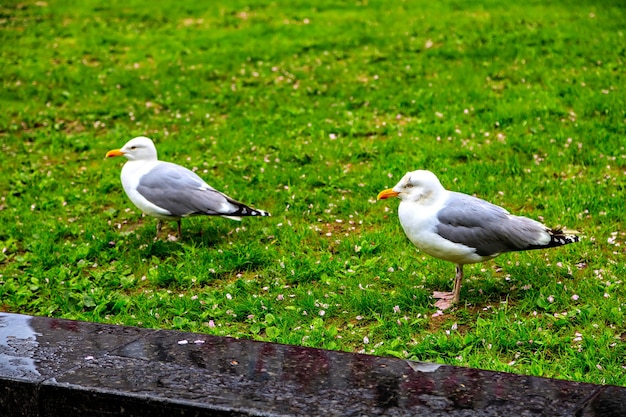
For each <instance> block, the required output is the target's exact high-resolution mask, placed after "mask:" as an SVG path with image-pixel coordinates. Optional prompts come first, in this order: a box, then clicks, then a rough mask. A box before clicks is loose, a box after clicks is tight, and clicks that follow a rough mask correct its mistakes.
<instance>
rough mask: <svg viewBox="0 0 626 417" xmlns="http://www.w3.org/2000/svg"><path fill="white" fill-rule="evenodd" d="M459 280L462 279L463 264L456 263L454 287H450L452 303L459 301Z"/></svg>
mask: <svg viewBox="0 0 626 417" xmlns="http://www.w3.org/2000/svg"><path fill="white" fill-rule="evenodd" d="M461 281H463V265H461V264H456V277H455V278H454V288H453V289H452V294H454V297H453V298H452V302H453V303H458V302H459V296H460V295H461Z"/></svg>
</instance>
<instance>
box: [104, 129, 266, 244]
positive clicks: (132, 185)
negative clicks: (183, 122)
mask: <svg viewBox="0 0 626 417" xmlns="http://www.w3.org/2000/svg"><path fill="white" fill-rule="evenodd" d="M114 156H123V157H125V158H126V159H128V162H126V163H125V164H124V167H123V168H122V174H121V178H122V186H123V187H124V191H126V195H128V198H130V201H132V202H133V204H134V205H135V206H137V208H138V209H139V210H141V211H142V212H144V213H145V214H147V215H149V216H153V217H156V218H157V219H159V221H158V223H157V236H158V235H159V231H160V230H161V221H163V220H175V221H176V222H177V223H178V238H181V236H182V233H181V225H180V223H181V218H183V217H188V216H198V215H208V216H221V217H226V218H228V219H232V220H241V217H242V216H269V215H270V214H269V213H268V212H266V211H263V210H258V209H255V208H252V207H249V206H246V205H245V204H243V203H240V202H239V201H236V200H233V199H232V198H230V197H228V196H227V195H226V194H224V193H221V192H219V191H217V190H216V189H215V188H213V187H211V186H210V185H209V184H207V183H206V182H205V181H204V180H203V179H202V178H200V177H199V176H198V175H196V174H195V173H194V172H192V171H190V170H188V169H187V168H185V167H182V166H180V165H176V164H173V163H170V162H163V161H159V160H158V158H157V150H156V147H155V146H154V143H153V142H152V140H150V139H148V138H146V137H143V136H140V137H137V138H134V139H131V140H130V141H129V142H128V143H126V145H124V146H123V147H122V148H121V149H113V150H111V151H109V152H107V154H106V157H107V158H112V157H114Z"/></svg>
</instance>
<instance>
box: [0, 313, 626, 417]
mask: <svg viewBox="0 0 626 417" xmlns="http://www.w3.org/2000/svg"><path fill="white" fill-rule="evenodd" d="M83 415H84V416H87V415H89V416H112V415H116V416H117V415H119V416H150V417H158V416H174V415H176V416H205V415H206V416H209V415H210V416H318V415H324V416H326V417H328V416H377V415H380V416H415V415H428V416H454V417H456V416H459V417H461V416H529V417H530V416H533V417H534V416H579V417H596V416H597V417H600V416H602V417H614V416H615V417H617V416H619V417H622V416H626V388H622V387H613V386H598V385H591V384H582V383H576V382H569V381H561V380H551V379H545V378H535V377H527V376H519V375H512V374H506V373H498V372H490V371H482V370H477V369H471V368H460V367H453V366H442V365H436V364H428V363H420V362H412V361H406V360H402V359H395V358H383V357H378V356H369V355H358V354H349V353H343V352H333V351H325V350H319V349H310V348H303V347H299V346H285V345H277V344H272V343H261V342H254V341H249V340H237V339H232V338H225V337H214V336H208V335H202V334H193V333H182V332H175V331H164V330H149V329H137V328H131V327H120V326H108V325H101V324H95V323H85V322H76V321H70V320H59V319H50V318H44V317H30V316H23V315H18V314H9V313H0V416H3V417H4V416H7V417H8V416H83Z"/></svg>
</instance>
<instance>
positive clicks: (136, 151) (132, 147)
mask: <svg viewBox="0 0 626 417" xmlns="http://www.w3.org/2000/svg"><path fill="white" fill-rule="evenodd" d="M114 156H123V157H124V158H126V159H128V160H129V161H156V160H157V150H156V147H155V146H154V143H153V142H152V140H151V139H149V138H146V137H144V136H139V137H136V138H134V139H131V140H129V141H128V142H126V145H124V146H123V147H122V148H121V149H113V150H110V151H109V152H107V154H106V157H107V158H113V157H114Z"/></svg>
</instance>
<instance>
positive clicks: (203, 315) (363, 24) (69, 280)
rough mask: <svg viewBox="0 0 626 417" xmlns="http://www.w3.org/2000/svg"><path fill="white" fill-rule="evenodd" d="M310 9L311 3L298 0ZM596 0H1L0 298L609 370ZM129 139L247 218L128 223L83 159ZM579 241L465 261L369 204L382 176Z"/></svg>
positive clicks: (135, 216) (614, 124)
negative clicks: (409, 234)
mask: <svg viewBox="0 0 626 417" xmlns="http://www.w3.org/2000/svg"><path fill="white" fill-rule="evenodd" d="M311 3H313V4H314V5H311ZM625 21H626V8H625V7H624V3H623V2H622V1H619V0H615V1H610V0H606V1H602V2H591V1H582V2H574V1H568V0H557V1H552V2H545V1H529V2H516V1H510V0H498V1H495V0H478V1H472V2H462V1H457V0H442V1H424V0H420V1H418V0H407V1H397V2H392V1H378V0H369V1H368V0H353V1H330V0H320V1H316V2H301V1H286V0H279V1H267V0H260V1H254V2H243V1H239V0H234V1H213V2H181V1H152V2H142V1H136V0H126V1H123V2H122V1H110V2H97V1H82V2H73V1H67V0H49V1H46V2H41V1H32V0H22V1H19V2H17V1H14V0H8V1H5V2H3V3H2V5H0V36H1V38H0V42H1V46H0V80H1V82H2V91H1V93H0V105H1V106H2V112H0V144H1V152H0V174H1V175H2V178H3V179H2V181H1V182H0V198H1V200H0V249H1V252H0V310H4V311H11V312H20V313H28V314H35V315H45V316H54V317H65V318H72V319H79V320H91V321H97V322H102V323H116V324H125V325H134V326H143V327H152V328H171V329H181V330H187V331H196V332H204V333H210V334H216V335H230V336H235V337H243V338H250V339H258V340H265V341H273V342H279V343H288V344H297V345H303V346H314V347H320V348H327V349H339V350H345V351H353V352H365V353H371V354H378V355H391V356H397V357H402V358H410V359H416V360H425V361H436V362H441V363H448V364H454V365H462V366H471V367H480V368H484V369H491V370H501V371H510V372H515V373H521V374H530V375H538V376H548V377H556V378H564V379H569V380H576V381H588V382H595V383H609V384H617V385H622V386H626V370H625V369H626V359H625V358H626V324H625V323H624V319H625V317H624V310H625V308H626V301H625V300H626V289H625V284H624V279H625V277H626V204H625V203H626V197H625V195H626V193H625V187H626V110H625V109H626V94H625V92H626V91H625V89H626V88H625V87H626V79H625V78H626V76H625V74H626V73H625V71H624V68H626V62H625V61H626V27H625V26H624V22H625ZM139 135H145V136H149V137H151V138H152V139H153V140H154V141H155V143H156V145H157V148H158V150H159V155H160V157H161V159H163V160H167V161H171V162H176V163H179V164H181V165H185V166H187V167H189V168H193V169H194V170H196V171H197V173H198V174H199V175H200V176H202V177H203V178H205V179H206V180H207V182H209V183H210V184H211V185H213V186H214V187H216V188H217V189H219V190H222V191H224V192H226V193H227V194H229V195H231V196H232V197H233V198H236V199H238V200H240V201H243V202H245V203H248V204H250V205H252V206H255V207H258V208H260V209H264V210H267V211H270V212H271V213H272V215H273V216H272V217H269V218H245V219H244V220H243V221H242V222H241V223H238V222H232V221H230V220H227V219H222V218H193V219H187V220H183V233H184V239H183V240H182V241H172V240H169V239H168V238H167V237H166V236H165V235H166V233H169V234H172V235H174V234H175V233H176V227H175V224H174V223H172V224H168V225H167V227H165V228H164V231H165V232H166V233H164V234H163V237H162V239H160V240H154V236H155V226H156V220H155V219H152V218H144V217H142V215H141V213H140V212H139V210H137V209H136V208H135V207H134V206H133V205H132V204H131V203H130V201H129V200H128V199H127V198H126V195H125V194H124V192H123V190H122V186H121V184H120V179H119V173H120V169H121V165H122V162H123V161H122V160H121V158H115V159H111V160H105V159H104V155H105V153H106V152H107V151H108V150H110V149H113V148H119V147H121V146H122V145H123V144H124V143H125V142H126V141H127V140H129V139H131V138H132V137H134V136H139ZM415 169H429V170H431V171H433V172H435V173H436V174H437V175H438V176H439V178H440V179H441V181H442V183H443V185H444V186H446V187H447V188H448V189H452V190H455V191H462V192H465V193H468V194H474V195H477V196H479V197H481V198H484V199H486V200H488V201H491V202H493V203H496V204H498V205H502V206H504V207H505V208H507V209H508V210H509V211H511V212H513V213H516V214H522V215H526V216H529V217H532V218H535V219H539V220H542V221H544V222H545V223H546V224H548V225H550V226H557V225H563V226H567V227H568V228H571V229H576V230H579V231H580V232H581V233H582V235H583V236H584V238H583V240H582V241H581V242H580V243H578V244H574V245H568V246H565V247H562V248H556V249H551V250H546V251H532V252H525V253H515V254H507V255H503V256H501V257H499V258H497V259H495V260H493V261H490V262H486V263H484V264H476V265H473V266H467V267H466V268H465V272H466V276H467V277H468V278H467V279H466V281H465V283H464V284H465V285H464V287H463V290H462V293H461V300H462V304H461V305H459V306H458V307H455V308H453V309H452V310H450V311H448V312H446V314H445V315H443V316H437V317H433V313H435V311H436V309H435V308H434V307H433V303H434V300H433V299H432V298H431V297H430V294H431V293H432V291H433V290H447V291H450V290H451V288H452V284H453V277H454V266H453V265H452V264H451V263H449V262H445V261H440V260H437V259H434V258H430V257H428V256H427V255H424V254H422V253H419V252H418V251H417V250H416V249H415V247H414V246H413V245H412V244H411V243H410V242H409V241H408V239H407V238H406V237H405V235H404V233H403V232H402V229H401V227H400V224H399V222H398V218H397V206H398V201H396V200H386V201H378V202H377V201H376V200H375V198H376V195H377V193H378V192H379V191H381V190H382V189H384V188H387V187H391V186H393V185H394V184H395V183H396V182H397V181H398V180H399V179H400V178H401V177H402V176H403V175H404V173H405V172H407V171H411V170H415Z"/></svg>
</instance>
